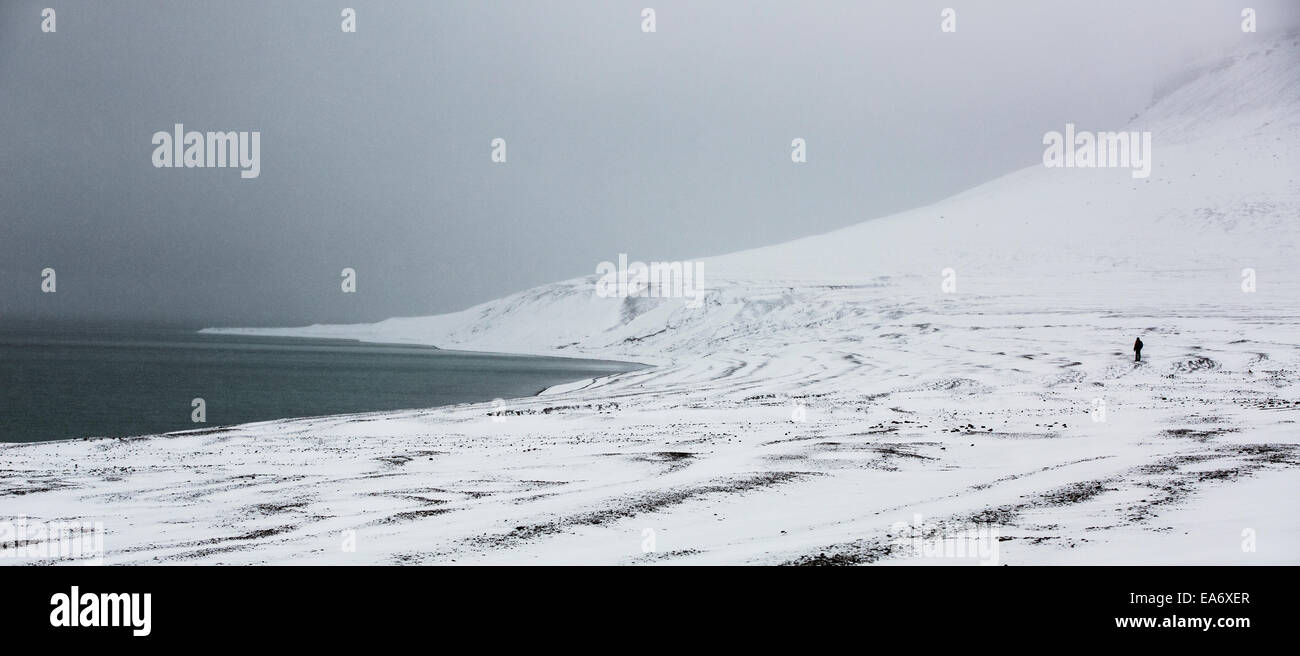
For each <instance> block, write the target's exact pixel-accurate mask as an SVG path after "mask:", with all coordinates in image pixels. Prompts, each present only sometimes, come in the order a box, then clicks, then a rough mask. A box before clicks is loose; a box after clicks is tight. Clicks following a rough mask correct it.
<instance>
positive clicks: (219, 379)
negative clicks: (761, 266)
mask: <svg viewBox="0 0 1300 656" xmlns="http://www.w3.org/2000/svg"><path fill="white" fill-rule="evenodd" d="M637 368H640V366H639V365H635V364H629V363H622V362H609V361H599V360H574V359H568V358H544V357H529V356H514V355H500V354H487V353H472V352H467V351H442V350H438V349H434V348H430V347H419V346H391V345H379V344H361V343H357V342H350V341H344V340H316V339H294V338H279V337H242V336H227V335H200V334H198V333H196V332H194V331H192V330H186V329H172V328H140V327H107V326H93V327H87V326H77V327H39V328H38V327H33V326H29V325H23V326H4V325H0V442H31V441H38V440H56V439H66V438H76V437H90V436H126V435H144V434H153V433H163V432H168V431H176V430H189V429H195V428H204V427H212V426H221V425H227V424H237V423H242V422H249V421H263V420H268V419H279V418H285V417H306V416H313V415H326V414H338V413H348V412H364V411H370V410H397V409H403V408H427V407H432V406H438V405H448V404H453V403H466V402H477V401H491V400H492V399H496V398H503V399H508V398H511V397H520V396H530V395H533V394H536V393H538V392H540V391H541V390H543V389H545V388H546V387H549V386H551V385H556V384H560V383H565V382H570V381H575V380H581V379H584V378H595V377H597V376H605V375H609V374H612V373H617V372H621V371H630V370H633V369H637ZM196 397H197V398H202V399H203V400H204V401H205V402H206V412H207V422H206V423H203V424H199V423H194V422H192V421H191V412H192V407H191V401H192V399H194V398H196Z"/></svg>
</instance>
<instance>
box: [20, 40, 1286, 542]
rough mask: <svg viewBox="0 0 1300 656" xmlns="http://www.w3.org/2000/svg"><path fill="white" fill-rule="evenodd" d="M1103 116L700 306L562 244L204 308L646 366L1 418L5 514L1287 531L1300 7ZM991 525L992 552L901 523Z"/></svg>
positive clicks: (425, 538) (1194, 537)
mask: <svg viewBox="0 0 1300 656" xmlns="http://www.w3.org/2000/svg"><path fill="white" fill-rule="evenodd" d="M1077 127H1078V129H1080V130H1094V131H1095V130H1107V129H1121V128H1122V127H1123V126H1088V125H1079V126H1077ZM1062 129H1063V126H1059V125H1055V126H1053V125H1045V126H1041V130H1039V128H1038V126H1033V127H1032V128H1030V127H1027V132H1028V133H1031V137H1030V138H1034V139H1037V137H1038V135H1039V134H1041V132H1046V131H1049V130H1058V131H1059V130H1062ZM1127 129H1132V130H1150V131H1151V132H1152V134H1153V140H1152V141H1153V167H1152V173H1151V176H1150V177H1149V178H1147V179H1134V178H1132V177H1131V175H1130V172H1129V171H1128V170H1127V169H1095V170H1088V169H1048V168H1045V167H1043V166H1041V165H1035V166H1030V167H1028V168H1025V169H1023V170H1021V171H1017V172H1015V173H1012V174H1010V175H1006V176H1004V177H1001V178H998V179H996V180H993V181H991V182H988V183H986V184H983V185H981V186H979V187H976V188H973V189H970V190H968V191H965V192H963V193H960V194H958V195H956V196H953V197H951V198H948V199H946V200H943V201H941V202H938V203H935V204H933V205H929V206H926V207H921V208H917V209H915V210H911V211H908V212H903V213H900V214H896V215H892V216H888V217H883V218H877V219H872V220H868V221H864V222H862V223H860V224H857V225H854V226H850V227H847V228H844V229H841V230H837V231H834V232H831V233H828V234H823V235H817V236H812V237H808V238H804V239H800V240H796V241H793V242H789V243H785V244H779V245H775V246H769V247H765V248H759V249H754V250H749V251H744V252H739V253H733V254H729V255H724V256H720V257H714V258H709V259H706V260H704V261H703V265H704V274H705V279H706V283H707V284H708V285H709V287H710V288H711V291H710V292H709V294H708V295H707V297H706V300H705V302H704V304H703V306H702V307H697V308H691V307H688V306H687V305H686V303H685V302H684V301H683V300H682V299H661V298H632V299H615V298H601V297H599V296H597V294H596V293H595V287H594V281H595V279H596V277H595V276H594V275H592V276H588V277H584V278H579V279H573V280H567V281H563V282H558V283H554V284H549V285H543V286H541V287H537V288H534V289H530V290H527V291H524V292H520V293H517V294H514V295H511V296H508V297H506V298H502V299H499V300H496V301H492V302H488V303H484V304H482V305H478V306H475V307H472V308H470V309H467V310H464V311H462V312H456V313H452V314H446V315H440V316H433V317H416V318H395V319H389V320H386V321H381V322H379V323H375V324H364V325H336V326H323V325H316V326H309V327H302V328H278V329H220V330H221V332H228V333H241V334H260V335H287V336H299V337H303V336H309V337H336V338H353V339H360V340H367V341H375V342H407V343H421V344H432V345H436V346H439V347H444V348H455V349H468V350H482V351H496V352H512V353H532V354H547V355H572V356H577V357H599V358H610V359H626V360H633V361H637V362H645V363H649V364H653V365H655V366H654V367H653V368H650V369H645V370H641V371H636V372H631V373H626V374H620V375H616V376H611V377H608V378H603V379H599V380H595V381H582V382H580V383H575V384H571V385H564V386H559V387H557V388H552V389H550V390H547V391H546V392H545V393H543V394H541V395H539V396H537V397H532V398H522V399H511V400H509V401H508V402H507V404H506V407H505V410H504V414H503V415H501V416H495V415H494V414H493V411H494V407H493V405H492V404H467V405H458V406H451V407H442V408H434V409H428V410H418V411H403V412H380V413H367V414H357V415H345V416H332V417H316V418H306V419H293V420H282V421H273V422H262V423H256V424H247V425H242V426H234V427H223V428H211V429H205V430H199V431H192V432H187V433H176V434H169V435H165V436H154V437H146V438H132V439H88V440H73V441H59V442H46V443H39V444H13V445H5V446H3V447H2V448H0V520H3V519H6V518H8V519H12V518H16V517H20V516H25V517H30V518H37V519H43V520H55V519H60V518H62V519H70V518H76V519H82V520H99V521H103V522H104V526H105V529H106V532H107V534H106V536H105V560H106V562H109V563H340V564H354V563H355V564H366V563H457V564H468V563H497V564H507V563H510V564H534V563H537V564H541V563H545V564H561V563H564V564H568V563H573V564H654V563H672V564H705V563H707V564H715V563H728V564H731V563H762V564H776V563H813V564H817V563H828V564H841V563H845V564H849V563H883V564H976V563H979V562H989V561H990V560H995V561H996V562H997V563H998V564H1041V563H1129V564H1143V563H1154V564H1169V563H1221V564H1266V563H1297V562H1300V516H1298V515H1297V513H1296V512H1295V511H1294V509H1293V507H1292V504H1293V502H1294V499H1295V498H1296V497H1297V492H1300V468H1297V465H1300V431H1297V426H1296V420H1297V419H1298V418H1300V393H1298V391H1300V390H1297V383H1298V382H1300V322H1298V321H1297V318H1298V317H1300V276H1297V274H1296V264H1297V255H1298V254H1300V251H1298V250H1297V249H1298V247H1300V185H1297V173H1298V172H1300V155H1298V154H1297V151H1296V144H1297V143H1300V141H1298V139H1297V137H1300V39H1297V37H1296V36H1295V35H1286V36H1283V37H1280V38H1276V39H1273V40H1268V41H1262V42H1261V43H1260V44H1258V45H1255V46H1251V47H1246V48H1243V49H1241V50H1239V51H1237V52H1234V53H1233V54H1232V55H1230V56H1229V57H1227V58H1224V59H1221V60H1217V61H1214V62H1211V63H1207V64H1202V65H1200V66H1198V67H1195V68H1193V69H1192V70H1191V71H1190V72H1189V73H1188V74H1186V75H1183V76H1181V77H1178V78H1175V79H1174V80H1173V81H1172V82H1171V83H1170V85H1169V86H1168V87H1167V88H1165V89H1162V90H1161V91H1160V92H1159V93H1158V94H1157V97H1156V100H1155V101H1154V102H1153V104H1152V105H1151V107H1150V108H1149V109H1148V110H1146V111H1145V112H1143V113H1141V114H1139V115H1138V116H1137V118H1135V119H1134V121H1133V122H1132V124H1131V125H1130V126H1128V128H1127ZM616 255H617V254H613V253H612V254H610V259H614V257H615V256H616ZM631 255H632V257H633V259H636V253H631ZM594 264H595V263H593V269H594ZM948 268H951V269H953V270H954V272H955V275H956V291H955V292H953V293H945V292H943V291H942V290H941V287H940V284H941V273H940V272H941V271H942V270H944V269H948ZM1246 268H1250V269H1253V270H1254V271H1255V274H1256V276H1257V285H1258V287H1257V291H1255V292H1251V293H1247V292H1244V291H1243V289H1242V275H1243V269H1246ZM1137 336H1141V337H1142V339H1143V341H1144V342H1145V343H1146V349H1145V351H1144V354H1143V359H1144V362H1142V363H1140V364H1135V363H1134V362H1133V361H1132V359H1133V358H1132V352H1131V350H1130V348H1131V344H1132V342H1133V339H1134V338H1135V337H1137ZM1099 402H1104V404H1105V410H1106V413H1105V421H1095V420H1094V419H1095V418H1096V413H1094V412H1092V411H1093V410H1094V408H1095V407H1096V404H1097V403H1099ZM797 408H802V409H803V410H802V412H803V415H804V416H803V417H802V420H801V421H795V420H792V416H797ZM898 522H906V523H909V524H914V525H915V526H914V527H912V528H909V529H908V530H907V531H905V532H903V533H900V531H899V529H898V527H897V526H896V523H898ZM990 527H991V528H992V529H995V530H996V532H997V534H998V537H997V538H996V540H994V543H995V544H996V558H995V559H990V558H987V557H985V558H970V557H940V556H934V555H926V554H920V555H918V554H917V552H916V551H915V549H914V545H915V542H914V541H912V539H911V538H913V537H916V536H924V537H925V538H926V539H931V538H937V539H943V538H951V537H953V536H959V535H964V534H965V532H967V531H972V530H977V529H983V530H988V529H989V528H990ZM1247 543H1249V545H1250V546H1244V545H1246V544H1247ZM353 545H355V548H353ZM651 547H652V548H651ZM18 562H24V561H22V560H19V561H18Z"/></svg>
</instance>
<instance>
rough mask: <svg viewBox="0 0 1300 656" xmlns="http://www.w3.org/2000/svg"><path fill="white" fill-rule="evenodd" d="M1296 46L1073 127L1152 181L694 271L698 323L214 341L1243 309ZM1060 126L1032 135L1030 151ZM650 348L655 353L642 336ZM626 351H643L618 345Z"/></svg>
mask: <svg viewBox="0 0 1300 656" xmlns="http://www.w3.org/2000/svg"><path fill="white" fill-rule="evenodd" d="M1296 43H1297V37H1295V36H1290V37H1287V38H1284V39H1282V40H1278V41H1270V42H1267V43H1266V44H1264V45H1259V46H1250V47H1246V48H1243V49H1242V50H1240V51H1238V52H1235V53H1233V54H1232V55H1231V56H1229V57H1226V58H1222V59H1217V60H1213V61H1212V62H1209V63H1204V64H1199V65H1197V66H1196V67H1194V68H1193V69H1192V70H1191V71H1190V72H1189V73H1187V74H1184V75H1182V76H1176V77H1175V78H1174V82H1173V83H1174V84H1176V85H1177V86H1174V87H1173V88H1171V89H1166V90H1164V91H1163V93H1162V95H1159V96H1158V97H1157V99H1156V101H1155V102H1154V103H1153V104H1152V106H1151V107H1150V108H1149V109H1148V110H1147V111H1145V112H1144V113H1142V114H1141V115H1139V116H1138V117H1137V118H1136V119H1135V120H1134V121H1133V122H1132V123H1131V125H1130V126H1127V127H1125V126H1079V129H1081V130H1082V129H1091V130H1102V129H1130V130H1149V131H1151V132H1152V133H1153V135H1154V145H1153V151H1154V154H1153V157H1154V167H1153V171H1152V174H1151V176H1150V177H1149V178H1146V179H1134V178H1132V177H1131V175H1130V173H1129V171H1128V170H1127V169H1092V170H1089V169H1061V168H1057V169H1048V168H1045V167H1043V166H1041V165H1034V166H1030V167H1027V168H1025V169H1023V170H1021V171H1018V172H1015V173H1012V174H1010V175H1007V176H1004V177H1002V178H999V179H996V180H993V181H991V182H988V183H986V184H983V185H980V186H978V187H976V188H973V189H970V190H968V191H966V192H963V193H961V194H958V195H956V196H954V197H951V198H948V199H946V200H944V201H941V202H939V203H935V204H934V205H930V206H926V207H921V208H917V209H915V210H911V211H907V212H903V213H900V214H896V215H892V216H888V217H883V218H879V219H874V220H869V221H864V222H863V223H860V224H857V225H854V226H850V227H847V228H844V229H841V230H837V231H834V232H831V233H827V234H823V235H817V236H813V237H808V238H804V239H799V240H796V241H793V242H789V243H784V244H778V245H774V246H769V247H765V248H759V249H754V250H749V251H744V252H740V253H734V254H730V255H725V256H721V257H715V258H710V259H706V260H704V271H705V275H706V278H707V280H708V281H709V284H710V285H711V286H715V287H717V288H718V289H719V291H718V292H717V293H716V294H715V295H714V296H713V297H712V299H711V303H709V304H708V306H707V308H706V310H705V311H703V312H701V311H697V310H692V309H689V308H685V307H683V305H684V304H683V303H682V302H681V301H677V300H661V299H623V300H619V299H605V298H598V297H597V296H596V294H595V293H594V283H595V280H596V276H595V275H592V276H589V277H586V278H580V279H575V280H568V281H564V282H558V283H554V284H551V285H544V286H541V287H537V288H534V289H531V290H527V291H524V292H520V293H518V294H514V295H511V296H508V297H506V298H503V299H500V300H497V301H491V302H488V303H484V304H482V305H479V306H476V307H473V308H470V309H468V310H465V311H463V312H458V313H454V314H448V315H440V316H435V317H420V318H398V319H389V320H387V321H383V322H379V323H377V324H363V325H352V326H311V327H306V328H292V329H259V330H241V329H233V330H228V331H229V332H246V333H260V334H280V335H317V336H332V337H352V338H358V339H364V340H370V341H404V342H405V341H413V342H421V343H427V344H434V345H438V346H443V347H447V348H473V349H486V350H499V351H515V352H526V353H540V352H547V353H551V352H563V350H565V349H570V350H581V351H584V352H600V353H603V354H620V353H621V354H625V355H630V354H632V353H636V354H637V355H638V357H648V356H653V355H655V354H658V353H659V352H660V351H661V350H662V349H664V348H673V347H680V346H682V343H683V341H685V340H689V339H698V338H699V335H698V334H692V331H691V327H692V326H696V325H698V324H709V325H713V324H718V323H730V322H732V321H733V320H735V318H736V317H738V316H755V315H762V314H766V313H767V312H769V311H771V310H773V309H775V305H780V303H777V304H775V305H774V304H773V303H772V302H771V300H770V299H768V298H766V296H763V297H762V298H760V299H759V300H758V302H757V303H754V302H751V299H752V298H753V293H752V292H753V289H750V288H749V286H754V285H757V288H758V289H764V288H766V287H768V286H774V287H777V288H779V287H781V286H785V285H786V284H787V283H794V284H809V283H821V284H857V285H863V284H867V285H888V286H890V287H897V286H900V285H901V286H906V285H907V284H908V283H914V284H916V285H918V286H920V287H921V288H922V289H930V290H933V291H935V292H937V291H938V290H939V281H940V272H941V271H942V270H943V269H946V268H952V269H954V271H955V272H956V274H957V277H958V278H957V280H958V284H959V290H961V291H963V292H971V293H980V294H1000V295H1006V296H1017V295H1022V294H1027V293H1033V292H1038V293H1044V294H1050V295H1053V296H1060V295H1065V296H1067V297H1071V298H1073V297H1075V296H1076V295H1084V296H1089V297H1096V296H1099V294H1098V293H1097V292H1098V288H1099V287H1100V286H1103V285H1116V286H1119V288H1120V289H1121V290H1123V289H1129V288H1133V287H1140V288H1143V289H1144V290H1145V291H1148V292H1151V293H1158V292H1160V291H1162V290H1163V291H1166V292H1168V293H1170V294H1177V295H1179V296H1182V297H1186V296H1187V291H1188V290H1189V289H1196V288H1197V287H1202V288H1203V289H1201V290H1200V293H1198V294H1197V295H1198V296H1201V295H1204V296H1206V297H1207V298H1209V297H1220V296H1224V297H1226V298H1227V299H1228V300H1242V299H1241V298H1240V295H1239V294H1237V292H1238V291H1239V284H1240V281H1241V270H1242V269H1243V268H1247V267H1249V268H1253V269H1256V270H1257V272H1259V275H1261V276H1262V277H1263V280H1264V281H1266V282H1265V283H1264V284H1262V285H1261V287H1262V289H1261V291H1262V292H1267V291H1268V290H1269V289H1270V288H1271V289H1273V290H1280V289H1282V288H1289V287H1290V286H1293V285H1297V284H1300V275H1297V274H1296V272H1295V270H1294V269H1295V268H1294V267H1293V266H1291V264H1290V263H1292V262H1294V261H1296V259H1297V257H1298V256H1300V221H1297V220H1296V217H1298V216H1300V184H1298V182H1300V180H1297V175H1298V174H1300V152H1297V149H1296V147H1295V144H1297V143H1300V140H1298V139H1297V137H1300V52H1298V47H1297V45H1296ZM1062 129H1063V126H1059V125H1044V126H1035V127H1034V128H1033V129H1032V130H1028V131H1027V133H1026V139H1029V140H1034V141H1037V140H1038V139H1039V138H1040V136H1041V134H1042V133H1043V132H1046V131H1049V130H1062ZM1081 275H1086V277H1082V278H1081ZM737 290H743V291H741V292H740V293H736V291H737ZM1112 290H1113V288H1112ZM1220 292H1222V294H1220ZM1117 296H1118V298H1116V297H1117ZM1104 297H1105V294H1104V293H1103V294H1100V298H1097V299H1096V300H1102V299H1103V298H1104ZM1111 297H1112V299H1113V300H1117V301H1120V302H1122V301H1123V297H1122V296H1119V295H1116V294H1114V293H1112V294H1111ZM669 327H671V328H672V330H670V331H667V332H660V331H662V330H663V329H664V328H669ZM656 334H658V335H662V338H661V339H654V338H652V337H647V336H651V335H656ZM629 338H647V339H650V340H651V341H652V342H653V343H654V346H655V348H651V349H647V348H644V346H646V343H645V342H637V343H636V345H635V346H633V347H631V348H625V346H624V345H625V343H626V342H625V340H627V339H629ZM706 341H707V340H706ZM688 350H689V349H688Z"/></svg>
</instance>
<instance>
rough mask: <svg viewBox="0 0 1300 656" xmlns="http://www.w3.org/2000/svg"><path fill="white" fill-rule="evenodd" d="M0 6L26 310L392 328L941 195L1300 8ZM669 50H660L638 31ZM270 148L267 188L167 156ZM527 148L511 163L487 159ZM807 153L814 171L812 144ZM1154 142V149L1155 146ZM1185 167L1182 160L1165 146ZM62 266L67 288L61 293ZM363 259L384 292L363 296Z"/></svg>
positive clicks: (0, 222) (3, 98)
mask: <svg viewBox="0 0 1300 656" xmlns="http://www.w3.org/2000/svg"><path fill="white" fill-rule="evenodd" d="M48 4H49V3H47V2H39V3H37V2H27V1H13V0H10V1H6V2H4V3H0V143H2V144H3V157H0V320H10V319H33V320H38V321H47V320H51V319H62V320H74V319H75V320H104V319H113V320H131V321H147V322H168V323H177V324H183V325H190V326H195V327H197V326H203V325H294V324H307V323H315V322H360V321H374V320H378V319H383V318H385V317H389V316H401V315H419V314H432V313H438V312H445V311H452V310H457V309H461V308H464V307H467V306H469V305H471V304H473V303H477V302H481V301H485V300H489V299H491V298H495V297H498V296H501V295H503V294H506V293H510V292H512V291H517V290H519V289H523V288H527V287H529V286H532V285H536V284H540V283H544V282H548V281H552V280H558V279H564V278H570V277H573V276H579V275H586V274H591V273H594V272H595V267H596V265H597V263H599V262H601V261H604V260H613V259H615V258H617V256H618V254H619V253H628V254H629V255H630V256H631V257H632V258H633V259H641V260H651V259H686V258H692V257H702V256H708V255H714V254H718V253H723V252H727V251H732V250H738V249H742V248H748V247H754V246H761V245H766V244H771V243H775V242H779V241H783V240H787V239H791V238H796V237H800V236H804V235H808V234H813V233H817V232H824V231H826V230H830V229H833V228H837V227H840V226H844V225H849V224H852V223H856V222H858V221H862V220H866V219H870V218H873V217H877V216H881V215H884V214H888V213H891V212H894V211H898V210H903V209H907V208H910V207H915V206H917V205H921V204H924V203H928V202H932V201H935V200H938V199H940V198H943V197H945V196H947V195H950V194H952V193H955V192H957V191H960V190H962V189H965V188H968V187H970V186H973V185H975V184H978V183H980V182H983V181H986V180H989V179H991V178H993V177H996V176H998V175H1000V174H1002V173H1005V172H1008V171H1011V170H1014V169H1017V168H1020V167H1022V166H1027V165H1031V164H1034V163H1036V162H1038V161H1039V160H1040V157H1041V153H1042V145H1041V139H1042V135H1043V134H1044V132H1046V131H1049V130H1060V129H1061V128H1062V126H1063V125H1064V124H1065V123H1067V122H1072V123H1075V124H1077V125H1079V126H1080V129H1092V130H1109V129H1120V128H1121V127H1123V126H1124V124H1125V123H1126V122H1127V121H1128V119H1129V117H1130V116H1132V115H1133V114H1135V113H1137V112H1138V111H1139V110H1141V109H1142V108H1143V107H1144V106H1145V105H1146V103H1147V102H1148V101H1149V100H1150V98H1151V94H1152V91H1153V89H1154V88H1155V86H1156V85H1157V84H1159V82H1160V80H1161V79H1163V78H1164V77H1166V76H1167V75H1168V74H1170V73H1172V72H1174V71H1177V70H1178V69H1179V68H1181V67H1182V65H1183V64H1184V63H1186V62H1187V61H1190V60H1195V59H1199V58H1202V57H1207V56H1212V55H1214V54H1217V53H1219V52H1221V51H1223V50H1224V49H1226V48H1228V47H1230V46H1232V45H1233V44H1235V43H1238V42H1240V41H1242V40H1243V39H1250V38H1265V37H1266V36H1267V35H1268V34H1269V33H1272V32H1277V31H1281V30H1286V29H1294V28H1295V26H1296V25H1297V24H1300V7H1298V6H1297V4H1296V3H1294V2H1252V3H1250V4H1251V6H1252V7H1253V8H1254V9H1255V10H1256V11H1257V13H1258V21H1259V34H1257V35H1250V34H1243V33H1242V32H1241V30H1240V21H1241V18H1240V12H1241V8H1242V3H1239V2H1209V1H1205V2H1185V1H1174V0H1168V1H1155V2H1142V3H1132V2H1124V1H1101V2H1088V3H1078V4H1079V6H1072V7H1067V6H1065V5H1064V3H1057V2H1041V1H1025V2H1009V1H1008V2H973V3H960V6H957V7H956V9H957V27H958V29H957V32H956V33H952V34H944V33H942V32H941V31H940V29H939V23H940V15H939V11H940V9H942V7H943V6H945V5H944V4H942V3H941V4H933V5H932V4H928V3H914V2H847V1H846V2H830V1H824V2H791V1H782V2H771V1H767V2H764V1H749V0H746V1H744V2H741V1H739V0H727V1H724V2H707V3H701V2H658V1H656V2H653V3H651V2H644V1H642V2H637V3H631V2H617V1H616V2H597V3H591V2H573V1H541V2H504V1H502V2H484V1H481V0H473V1H468V0H467V1H463V2H414V1H411V2H391V1H385V2H366V1H362V0H349V2H348V3H347V5H348V6H351V7H354V8H355V9H356V12H357V31H356V33H343V32H342V31H341V30H340V21H341V18H340V14H339V11H340V7H338V6H334V5H323V4H321V3H319V2H314V1H306V0H302V1H291V2H274V3H267V2H263V1H260V0H258V1H251V0H250V1H235V2H221V3H159V2H145V1H117V2H111V3H106V2H89V1H82V2H60V3H58V6H57V7H56V10H57V31H56V32H55V33H52V34H47V33H43V32H42V31H41V29H40V24H41V10H42V9H43V8H44V7H45V6H47V5H48ZM646 5H651V6H653V7H654V8H655V9H656V28H657V29H656V31H655V32H654V33H651V34H647V33H643V32H642V31H641V16H640V14H641V9H642V7H644V6H646ZM177 123H181V124H183V125H184V126H185V129H186V130H199V131H205V132H206V131H258V132H260V135H261V136H260V139H261V141H260V172H259V175H258V176H257V177H256V178H251V179H242V178H241V177H240V175H239V173H238V171H237V170H234V169H207V168H203V169H197V168H196V169H184V168H155V167H154V166H153V164H152V163H151V153H152V152H153V149H154V146H153V144H152V143H151V137H152V135H153V134H154V133H155V132H158V131H170V130H172V129H173V126H174V125H175V124H177ZM498 137H500V138H503V139H505V140H506V142H507V144H508V151H507V152H508V161H507V162H506V163H504V164H495V163H493V162H492V161H491V160H490V157H489V155H490V150H491V149H490V143H491V141H492V140H493V139H494V138H498ZM796 137H798V138H803V139H806V141H807V148H808V162H807V164H805V165H801V166H793V165H792V164H791V161H790V142H791V140H792V139H794V138H796ZM1155 148H1157V149H1158V148H1159V144H1158V143H1157V144H1156V145H1155ZM1157 152H1158V151H1157ZM46 267H51V268H54V269H55V270H56V271H57V276H58V278H57V280H58V291H57V293H55V294H42V293H41V291H40V274H41V271H42V269H44V268H46ZM344 267H352V268H354V269H355V270H356V271H357V281H358V291H357V293H355V294H343V293H340V288H339V280H340V278H339V274H340V271H341V270H342V269H343V268H344Z"/></svg>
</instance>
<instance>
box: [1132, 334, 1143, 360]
mask: <svg viewBox="0 0 1300 656" xmlns="http://www.w3.org/2000/svg"><path fill="white" fill-rule="evenodd" d="M1133 361H1134V362H1141V361H1142V338H1141V337H1139V338H1137V341H1135V342H1133Z"/></svg>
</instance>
